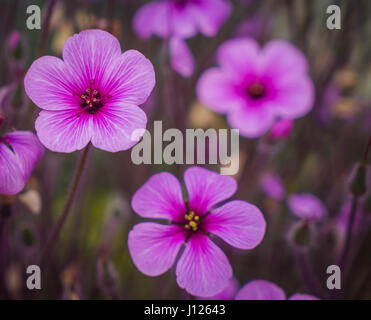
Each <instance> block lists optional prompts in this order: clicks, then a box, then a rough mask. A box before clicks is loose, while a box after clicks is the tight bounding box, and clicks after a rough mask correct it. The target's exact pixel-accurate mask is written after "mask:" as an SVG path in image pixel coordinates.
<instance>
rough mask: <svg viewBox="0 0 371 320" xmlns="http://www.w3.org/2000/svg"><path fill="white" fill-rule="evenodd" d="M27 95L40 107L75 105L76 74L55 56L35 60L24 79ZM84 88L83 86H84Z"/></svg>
mask: <svg viewBox="0 0 371 320" xmlns="http://www.w3.org/2000/svg"><path fill="white" fill-rule="evenodd" d="M24 87H25V90H26V93H27V95H28V97H29V98H30V99H31V100H32V101H33V102H34V103H35V104H36V105H37V106H38V107H39V108H41V109H45V110H65V109H71V108H74V107H76V106H77V105H78V104H77V103H76V97H75V96H74V93H73V92H74V91H75V92H77V93H76V95H77V94H78V92H79V90H80V88H79V86H78V79H77V74H76V73H75V74H72V73H71V72H70V69H69V68H68V67H67V66H66V65H65V63H64V62H63V61H62V60H61V59H58V58H56V57H49V56H45V57H41V58H39V59H37V60H35V61H34V62H33V63H32V65H31V67H30V68H29V70H28V71H27V74H26V76H25V79H24ZM84 90H85V88H84Z"/></svg>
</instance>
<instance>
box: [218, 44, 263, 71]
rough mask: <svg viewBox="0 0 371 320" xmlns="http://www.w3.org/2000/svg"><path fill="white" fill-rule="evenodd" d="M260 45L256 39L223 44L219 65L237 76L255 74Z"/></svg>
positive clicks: (220, 49) (220, 50)
mask: <svg viewBox="0 0 371 320" xmlns="http://www.w3.org/2000/svg"><path fill="white" fill-rule="evenodd" d="M259 51H260V48H259V45H258V43H257V42H256V41H255V40H254V39H249V38H241V39H232V40H227V41H225V42H223V44H222V45H220V47H219V48H218V51H217V57H218V63H219V65H220V66H222V67H223V68H225V69H228V70H231V71H233V72H234V73H235V74H236V75H241V72H243V73H244V74H248V73H255V72H256V71H257V67H258V66H257V61H259Z"/></svg>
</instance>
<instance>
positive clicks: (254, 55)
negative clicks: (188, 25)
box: [197, 38, 314, 138]
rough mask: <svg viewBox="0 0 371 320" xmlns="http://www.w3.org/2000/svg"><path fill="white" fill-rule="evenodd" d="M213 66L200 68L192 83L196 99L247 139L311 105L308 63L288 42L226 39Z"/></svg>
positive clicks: (308, 109) (311, 84) (312, 96)
mask: <svg viewBox="0 0 371 320" xmlns="http://www.w3.org/2000/svg"><path fill="white" fill-rule="evenodd" d="M217 58H218V63H219V67H216V68H215V67H214V68H210V69H208V70H206V71H205V72H204V73H203V75H201V77H200V79H199V81H198V85H197V95H198V97H199V99H200V101H201V102H202V103H203V104H205V105H206V106H208V107H209V108H210V109H212V110H213V111H216V112H219V113H223V114H226V115H227V118H228V122H229V124H230V125H231V127H233V128H237V129H239V130H240V134H241V135H242V136H244V137H247V138H256V137H259V136H261V135H263V134H264V133H266V132H267V131H268V130H269V129H270V128H271V127H272V125H273V124H274V123H275V121H276V120H277V118H279V119H280V118H284V119H295V118H299V117H302V116H304V115H305V114H307V113H308V112H309V111H310V110H311V108H312V105H313V99H314V87H313V83H312V81H311V79H310V78H309V76H308V63H307V60H306V58H305V57H304V56H303V55H302V53H301V52H300V51H299V50H298V49H296V48H295V47H294V46H293V45H291V44H290V43H288V42H286V41H283V40H275V41H271V42H269V43H267V44H266V45H265V46H264V48H263V49H260V48H259V46H258V44H257V43H256V42H255V41H254V40H253V39H248V38H240V39H233V40H229V41H226V42H225V43H223V44H222V45H221V46H220V47H219V49H218V51H217Z"/></svg>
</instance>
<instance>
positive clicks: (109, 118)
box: [90, 102, 147, 152]
mask: <svg viewBox="0 0 371 320" xmlns="http://www.w3.org/2000/svg"><path fill="white" fill-rule="evenodd" d="M146 125H147V116H146V114H145V112H144V111H143V110H142V109H141V108H139V107H137V106H132V105H125V102H122V103H121V104H120V103H118V102H116V104H115V102H109V105H105V106H104V107H103V108H102V109H100V110H99V111H98V112H97V113H95V114H94V115H92V116H91V129H90V130H91V136H92V138H91V142H92V144H93V146H94V147H96V148H99V149H102V150H105V151H109V152H117V151H122V150H127V149H129V148H131V147H132V146H133V145H135V144H137V143H138V139H140V138H141V136H138V135H134V132H136V133H138V131H137V130H140V129H142V130H143V131H142V132H141V134H143V133H144V129H145V128H146Z"/></svg>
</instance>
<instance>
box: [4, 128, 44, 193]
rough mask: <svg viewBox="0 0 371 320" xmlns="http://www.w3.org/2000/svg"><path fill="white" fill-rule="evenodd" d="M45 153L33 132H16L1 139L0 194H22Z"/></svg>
mask: <svg viewBox="0 0 371 320" xmlns="http://www.w3.org/2000/svg"><path fill="white" fill-rule="evenodd" d="M43 153H44V148H43V147H42V145H41V143H40V141H39V140H38V139H37V137H36V136H35V135H34V134H33V133H32V132H29V131H15V132H11V133H8V134H7V135H5V136H3V137H0V194H17V193H19V192H21V191H22V189H23V188H24V186H25V184H26V182H27V180H28V178H29V177H30V175H31V172H32V170H33V169H34V167H35V165H36V163H37V162H38V161H39V160H40V158H41V157H42V155H43Z"/></svg>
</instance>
